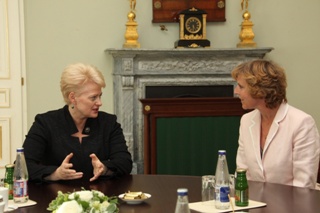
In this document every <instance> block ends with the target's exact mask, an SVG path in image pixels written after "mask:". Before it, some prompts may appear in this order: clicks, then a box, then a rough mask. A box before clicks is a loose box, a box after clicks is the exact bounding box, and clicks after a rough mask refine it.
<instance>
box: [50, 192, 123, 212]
mask: <svg viewBox="0 0 320 213" xmlns="http://www.w3.org/2000/svg"><path fill="white" fill-rule="evenodd" d="M117 204H118V198H117V197H108V196H106V195H104V194H103V193H102V192H100V191H97V190H84V189H83V190H81V191H76V192H73V193H62V192H61V191H58V196H57V197H56V198H55V199H54V200H52V201H51V202H50V204H49V207H48V208H47V210H48V211H52V212H53V213H117V212H119V208H118V206H117Z"/></svg>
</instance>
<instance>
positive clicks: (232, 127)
mask: <svg viewBox="0 0 320 213" xmlns="http://www.w3.org/2000/svg"><path fill="white" fill-rule="evenodd" d="M239 124H240V116H221V117H181V118H180V117H174V118H157V129H156V131H157V137H156V138H157V143H156V144H157V174H173V175H196V176H201V175H209V174H214V173H215V170H216V164H217V158H218V150H221V149H224V150H226V151H227V163H228V167H229V172H230V173H234V172H235V169H236V153H237V148H238V137H239Z"/></svg>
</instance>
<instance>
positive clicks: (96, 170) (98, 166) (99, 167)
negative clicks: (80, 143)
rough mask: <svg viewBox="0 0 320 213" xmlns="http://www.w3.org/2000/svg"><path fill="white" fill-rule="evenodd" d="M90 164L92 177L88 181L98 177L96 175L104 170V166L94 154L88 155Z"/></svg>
mask: <svg viewBox="0 0 320 213" xmlns="http://www.w3.org/2000/svg"><path fill="white" fill-rule="evenodd" d="M90 158H91V162H92V166H93V177H92V178H90V181H94V180H96V179H98V177H99V176H100V175H102V174H104V173H105V172H106V169H107V168H106V167H105V165H104V164H103V163H101V161H100V160H99V158H98V157H97V156H96V155H95V154H91V155H90Z"/></svg>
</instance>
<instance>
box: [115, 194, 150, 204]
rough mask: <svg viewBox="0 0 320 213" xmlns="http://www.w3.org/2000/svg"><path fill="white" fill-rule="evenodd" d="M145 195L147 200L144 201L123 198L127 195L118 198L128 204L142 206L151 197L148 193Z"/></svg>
mask: <svg viewBox="0 0 320 213" xmlns="http://www.w3.org/2000/svg"><path fill="white" fill-rule="evenodd" d="M144 194H145V196H146V197H147V198H144V199H124V198H123V197H124V195H125V194H121V195H119V196H118V197H119V198H120V199H121V200H123V201H125V202H126V203H127V204H140V203H142V202H143V201H145V200H148V199H149V198H150V197H151V194H148V193H144Z"/></svg>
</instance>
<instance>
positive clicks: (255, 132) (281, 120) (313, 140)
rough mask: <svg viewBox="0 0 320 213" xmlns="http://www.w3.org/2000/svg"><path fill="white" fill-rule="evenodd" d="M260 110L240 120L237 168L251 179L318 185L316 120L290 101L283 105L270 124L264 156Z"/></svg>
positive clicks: (288, 183)
mask: <svg viewBox="0 0 320 213" xmlns="http://www.w3.org/2000/svg"><path fill="white" fill-rule="evenodd" d="M260 124H261V117H260V112H259V110H253V111H251V112H249V113H247V114H245V115H243V116H242V118H241V121H240V132H239V133H240V137H239V148H238V153H237V168H245V169H247V178H248V180H253V181H261V182H271V183H279V184H285V185H293V186H299V187H308V188H315V185H316V181H317V173H318V166H319V155H320V141H319V133H318V129H317V126H316V123H315V121H314V119H313V118H312V117H311V116H310V115H308V114H306V113H304V112H303V111H301V110H299V109H296V108H294V107H292V106H290V105H289V104H286V103H283V104H281V106H280V108H279V110H278V112H277V114H276V117H275V118H274V121H273V123H272V125H271V127H270V130H269V134H268V136H267V139H266V144H265V147H264V150H263V154H262V158H261V152H260V126H261V125H260Z"/></svg>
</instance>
